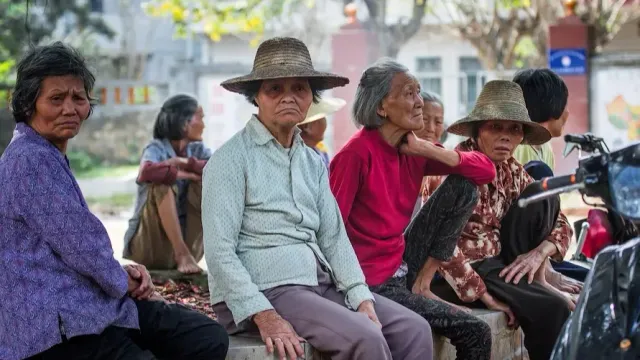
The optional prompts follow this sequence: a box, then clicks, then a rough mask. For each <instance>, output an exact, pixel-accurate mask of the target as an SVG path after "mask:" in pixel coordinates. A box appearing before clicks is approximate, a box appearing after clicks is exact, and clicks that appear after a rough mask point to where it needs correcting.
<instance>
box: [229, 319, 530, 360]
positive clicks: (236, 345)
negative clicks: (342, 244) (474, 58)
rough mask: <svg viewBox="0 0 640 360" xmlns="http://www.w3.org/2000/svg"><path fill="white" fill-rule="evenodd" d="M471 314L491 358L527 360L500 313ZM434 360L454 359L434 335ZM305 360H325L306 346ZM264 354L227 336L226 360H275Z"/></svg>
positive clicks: (247, 340) (258, 346)
mask: <svg viewBox="0 0 640 360" xmlns="http://www.w3.org/2000/svg"><path fill="white" fill-rule="evenodd" d="M473 314H474V315H476V316H478V317H479V318H481V319H482V320H484V321H486V322H487V324H489V326H490V327H491V331H492V337H493V349H492V354H491V358H492V359H495V360H528V358H529V357H528V355H527V353H526V350H525V349H524V342H523V339H524V335H523V334H522V330H520V329H517V330H511V329H509V328H508V327H507V319H506V316H505V315H504V314H503V313H500V312H496V311H490V310H474V311H473ZM433 340H434V347H435V353H436V356H435V359H437V360H455V358H456V356H455V355H456V351H455V348H454V347H453V346H452V345H451V344H450V343H449V340H448V339H446V338H443V337H441V336H434V339H433ZM304 349H305V358H306V359H307V360H328V359H327V358H326V357H323V356H322V355H320V354H319V353H317V352H316V351H314V350H313V348H312V347H311V346H310V345H309V344H304ZM277 359H278V358H277V357H275V356H273V355H271V356H270V355H268V354H267V350H266V346H265V345H264V344H263V343H262V340H260V337H258V336H255V335H254V336H252V335H241V336H231V341H230V345H229V353H228V354H227V360H277Z"/></svg>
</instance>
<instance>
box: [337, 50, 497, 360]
mask: <svg viewBox="0 0 640 360" xmlns="http://www.w3.org/2000/svg"><path fill="white" fill-rule="evenodd" d="M423 105H424V103H423V100H422V98H421V96H420V84H419V83H418V81H417V80H416V78H415V77H414V76H412V75H411V74H409V72H408V70H407V68H406V67H404V66H403V65H400V64H398V63H397V62H395V61H392V60H387V59H383V60H381V61H379V62H377V63H375V64H374V65H372V66H371V67H369V68H368V69H367V70H366V71H365V72H364V73H363V75H362V77H361V79H360V83H359V85H358V88H357V91H356V98H355V103H354V105H353V117H354V120H355V122H356V124H358V125H359V126H361V127H364V129H362V130H360V131H359V132H358V133H356V134H355V135H354V136H353V137H352V138H351V140H349V142H348V143H347V144H346V145H345V146H344V147H343V148H342V150H340V152H339V153H338V154H337V155H336V156H335V158H334V159H333V160H332V162H331V170H330V172H329V173H330V185H331V189H332V191H333V194H334V196H335V197H336V200H337V202H338V205H339V207H340V210H341V213H342V217H343V220H344V223H345V226H346V229H347V233H348V235H349V239H350V240H351V243H352V245H353V247H354V249H355V252H356V255H357V256H358V260H359V262H360V265H361V267H362V270H363V271H364V274H365V277H366V280H367V284H368V285H369V287H370V288H371V290H372V291H373V292H375V293H378V294H380V295H382V296H385V297H387V298H389V299H391V300H394V301H396V302H398V303H400V304H402V305H404V306H406V307H407V308H409V309H411V310H413V311H415V312H416V313H418V314H420V315H421V316H423V317H424V318H425V319H426V320H427V321H428V322H429V323H430V324H431V327H432V329H433V330H434V332H435V333H438V334H440V335H443V336H445V337H448V338H449V339H451V343H452V344H453V345H455V346H456V351H457V358H458V359H474V360H475V359H477V360H480V359H489V358H490V356H491V331H490V329H489V326H488V325H487V324H486V323H484V322H483V321H482V320H480V319H478V318H477V317H475V316H473V315H471V314H469V313H467V312H466V311H463V310H462V309H461V308H458V307H455V306H454V305H451V304H449V303H445V302H443V301H441V300H440V299H438V298H437V297H436V296H435V295H433V293H431V291H430V290H429V288H428V287H427V288H420V287H419V286H414V284H417V285H419V284H429V282H430V281H424V279H425V278H430V277H433V275H434V273H435V271H436V270H437V268H438V267H439V264H440V263H441V262H443V261H446V260H449V259H450V258H451V257H452V255H453V250H454V248H455V245H456V241H457V238H458V237H459V236H460V233H461V231H462V229H463V227H464V225H465V224H466V222H467V221H468V219H469V216H471V213H472V211H473V209H474V207H475V205H476V203H477V201H478V195H477V185H480V184H486V183H489V182H490V181H492V180H493V178H494V177H495V167H494V165H493V163H492V162H491V161H490V160H489V158H487V157H486V156H485V155H483V154H481V153H479V152H474V151H471V152H464V153H463V152H457V151H452V150H446V149H444V148H443V147H442V145H440V144H433V143H431V142H429V141H426V140H422V139H419V138H418V137H416V136H415V134H414V133H413V131H416V130H420V129H421V127H422V126H423V124H422V108H423ZM449 174H450V175H451V176H448V177H447V179H446V180H445V181H444V182H443V183H442V185H440V187H439V188H438V190H437V191H436V192H435V194H434V195H433V196H432V197H431V198H430V199H429V201H428V202H427V203H426V204H425V206H424V207H423V208H422V209H421V210H420V212H419V213H418V215H417V216H416V217H415V218H414V220H413V222H412V223H411V224H409V221H410V219H411V214H412V211H413V207H414V204H415V201H416V199H417V197H418V195H419V193H420V187H421V184H422V178H423V177H424V176H425V175H449ZM405 229H406V232H405Z"/></svg>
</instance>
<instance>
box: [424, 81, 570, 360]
mask: <svg viewBox="0 0 640 360" xmlns="http://www.w3.org/2000/svg"><path fill="white" fill-rule="evenodd" d="M448 131H449V132H450V133H453V134H456V135H460V136H467V137H469V139H468V140H466V141H464V142H463V143H461V144H460V145H458V147H457V149H458V150H459V151H480V152H482V153H484V154H486V155H487V156H488V157H489V158H490V159H491V160H492V161H493V162H494V163H495V166H496V171H497V176H496V178H495V179H494V180H493V181H492V182H491V183H490V184H487V185H482V186H480V187H479V188H478V189H479V193H480V194H479V199H480V200H479V202H478V205H477V206H476V208H475V209H474V210H473V215H471V218H470V219H469V222H468V223H467V224H466V226H465V227H464V230H463V231H462V235H461V236H460V238H459V239H458V245H457V247H456V249H455V251H454V253H453V254H454V255H453V258H452V259H451V260H450V261H449V262H446V263H443V264H442V266H441V268H440V271H441V272H442V274H443V276H444V278H445V279H446V281H445V280H442V279H436V281H434V283H433V284H432V290H433V291H434V292H435V293H436V294H437V295H438V296H440V297H441V298H443V299H445V300H447V301H451V302H456V303H458V304H468V305H471V306H481V307H487V308H489V309H492V310H498V311H503V312H504V313H505V314H506V315H507V317H508V321H509V322H508V323H509V325H515V324H518V323H519V324H520V326H522V329H523V331H524V335H525V337H524V343H525V346H526V348H527V350H528V351H529V356H530V358H531V359H532V360H542V359H545V360H546V359H549V357H550V355H551V351H552V349H553V346H554V343H555V341H556V339H557V337H558V334H559V333H560V330H561V329H562V326H563V324H564V322H565V321H566V320H567V318H568V317H569V313H570V310H572V309H574V308H575V302H574V301H575V300H574V299H573V298H571V297H570V296H569V295H568V294H566V293H562V292H560V291H559V290H557V289H556V288H554V287H553V286H551V285H550V284H548V283H547V282H546V280H545V277H544V274H545V271H544V263H545V261H546V259H547V258H552V259H554V260H555V261H562V259H563V257H564V255H565V253H566V251H567V248H568V247H569V241H570V239H571V234H572V230H571V227H570V226H569V224H568V222H567V218H566V217H565V216H564V215H563V214H562V213H561V212H560V199H559V197H557V196H556V197H552V198H548V199H546V200H542V201H540V202H537V203H534V204H532V205H529V206H528V207H527V208H525V209H522V208H520V207H519V206H518V204H517V200H518V198H520V197H528V196H530V195H532V194H533V193H536V191H539V185H538V184H536V183H533V179H532V178H531V177H530V176H529V174H527V172H526V171H525V170H524V169H523V167H522V165H520V163H518V162H517V161H516V160H515V159H514V158H513V156H512V154H513V151H514V150H515V148H516V146H518V145H520V144H531V145H538V144H543V143H545V142H547V141H549V138H550V137H551V135H550V134H549V131H547V129H545V128H544V127H542V126H540V125H538V124H536V123H534V122H532V121H531V120H529V115H528V114H527V108H526V105H525V102H524V97H523V95H522V90H521V89H520V87H519V86H518V85H517V84H515V83H513V82H511V81H502V80H495V81H490V82H488V83H487V84H486V85H485V86H484V88H483V89H482V92H481V93H480V96H479V97H478V100H477V102H476V104H475V106H474V108H473V110H472V112H471V114H469V116H467V117H465V118H463V119H461V120H458V121H457V122H456V123H454V124H453V125H451V127H449V129H448ZM445 183H446V181H445ZM532 183H533V184H532ZM442 186H444V184H443V185H441V187H442ZM438 191H440V190H438ZM438 191H436V194H435V195H434V197H435V196H436V195H437V193H438ZM429 201H431V199H429ZM447 283H448V284H447Z"/></svg>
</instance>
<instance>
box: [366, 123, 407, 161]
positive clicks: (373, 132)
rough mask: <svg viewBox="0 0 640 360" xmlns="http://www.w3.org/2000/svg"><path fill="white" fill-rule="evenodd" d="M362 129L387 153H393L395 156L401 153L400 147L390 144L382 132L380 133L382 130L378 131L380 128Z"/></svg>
mask: <svg viewBox="0 0 640 360" xmlns="http://www.w3.org/2000/svg"><path fill="white" fill-rule="evenodd" d="M361 131H362V134H363V135H364V136H365V137H367V138H369V139H371V141H372V142H374V143H375V144H378V146H380V148H381V149H382V150H383V151H384V152H386V153H387V154H389V155H393V156H398V155H399V154H400V152H399V151H398V148H396V147H395V146H392V145H391V144H389V143H388V142H387V141H386V140H385V139H384V138H383V137H382V134H380V131H378V129H367V128H364V129H362V130H361Z"/></svg>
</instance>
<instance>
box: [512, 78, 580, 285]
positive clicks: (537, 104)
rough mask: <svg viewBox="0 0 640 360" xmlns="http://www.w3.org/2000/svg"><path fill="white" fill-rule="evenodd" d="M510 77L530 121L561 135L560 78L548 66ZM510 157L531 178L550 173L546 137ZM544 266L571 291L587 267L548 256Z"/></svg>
mask: <svg viewBox="0 0 640 360" xmlns="http://www.w3.org/2000/svg"><path fill="white" fill-rule="evenodd" d="M513 81H514V82H515V83H516V84H518V85H520V88H521V89H522V92H523V93H524V101H525V103H526V104H527V110H528V111H529V117H530V118H531V121H533V122H536V123H538V124H540V125H541V126H544V127H545V128H546V129H547V130H549V132H550V133H551V137H554V138H558V137H561V136H562V130H563V129H564V126H565V124H566V123H567V120H568V119H569V111H568V110H567V100H568V98H569V89H567V85H566V84H565V83H564V81H563V80H562V78H560V76H558V75H557V74H556V73H554V72H553V71H551V70H549V69H527V70H522V71H519V72H518V73H517V74H516V75H515V77H514V78H513ZM513 157H514V159H516V160H518V162H519V163H520V164H522V165H523V166H524V167H525V169H526V170H527V172H528V173H529V175H531V177H533V178H534V180H540V179H541V178H543V177H549V176H553V170H554V168H555V159H554V155H553V148H552V147H551V142H549V141H547V142H546V143H544V144H541V145H520V146H518V147H517V148H516V151H515V152H514V153H513ZM545 267H546V272H547V274H546V277H547V280H548V281H549V283H551V284H553V285H554V286H556V287H558V288H559V289H562V290H563V291H568V292H571V293H574V294H577V293H579V292H580V290H581V289H582V284H581V283H580V282H579V281H584V280H585V278H586V277H587V274H588V273H589V269H587V268H584V267H582V266H578V265H575V264H572V263H571V262H569V261H562V262H560V263H553V264H551V263H550V262H549V261H548V260H547V263H546V264H545ZM564 275H566V276H564ZM574 279H575V280H578V281H575V280H574Z"/></svg>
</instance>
